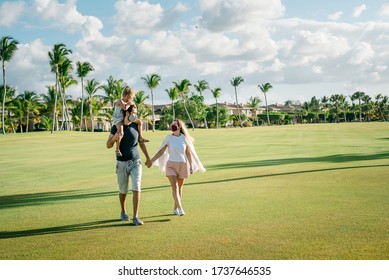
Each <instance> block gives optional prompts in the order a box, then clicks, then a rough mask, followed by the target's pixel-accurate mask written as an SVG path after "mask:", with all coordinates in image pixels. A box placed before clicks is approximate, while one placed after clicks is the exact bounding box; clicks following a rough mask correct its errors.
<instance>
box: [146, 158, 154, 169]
mask: <svg viewBox="0 0 389 280" xmlns="http://www.w3.org/2000/svg"><path fill="white" fill-rule="evenodd" d="M145 165H146V166H147V168H150V167H151V166H152V165H153V163H152V161H151V160H150V159H148V160H146V162H145Z"/></svg>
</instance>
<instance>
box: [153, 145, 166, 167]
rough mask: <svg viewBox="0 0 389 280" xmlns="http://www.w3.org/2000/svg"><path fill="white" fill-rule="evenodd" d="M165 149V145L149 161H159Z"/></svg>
mask: <svg viewBox="0 0 389 280" xmlns="http://www.w3.org/2000/svg"><path fill="white" fill-rule="evenodd" d="M166 149H167V145H165V146H163V148H162V149H160V150H159V151H158V152H157V153H156V154H155V156H153V158H152V159H151V162H152V163H153V162H154V161H156V160H157V159H159V158H160V157H161V156H162V155H163V153H164V152H165V151H166Z"/></svg>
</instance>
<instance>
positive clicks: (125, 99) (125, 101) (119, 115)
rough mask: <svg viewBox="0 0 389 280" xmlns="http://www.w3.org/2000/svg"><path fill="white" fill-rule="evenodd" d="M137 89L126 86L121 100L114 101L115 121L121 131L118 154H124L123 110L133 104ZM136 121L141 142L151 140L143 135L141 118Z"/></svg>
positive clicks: (117, 145) (117, 142) (117, 148)
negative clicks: (121, 143)
mask: <svg viewBox="0 0 389 280" xmlns="http://www.w3.org/2000/svg"><path fill="white" fill-rule="evenodd" d="M135 94H136V91H135V89H133V88H130V87H128V86H126V87H125V88H124V89H123V92H122V98H121V99H119V100H116V101H115V103H114V112H113V116H112V117H113V122H114V125H116V128H117V131H118V132H119V135H120V137H119V139H118V140H117V141H116V150H115V153H116V155H117V156H122V153H121V152H120V149H119V147H120V141H121V139H122V137H123V117H124V114H123V111H126V110H127V109H128V108H129V107H130V105H133V104H134V103H133V99H134V97H135ZM135 123H136V124H137V125H138V132H139V141H140V142H149V140H147V139H144V138H143V137H142V136H141V133H142V122H141V120H140V119H136V120H135Z"/></svg>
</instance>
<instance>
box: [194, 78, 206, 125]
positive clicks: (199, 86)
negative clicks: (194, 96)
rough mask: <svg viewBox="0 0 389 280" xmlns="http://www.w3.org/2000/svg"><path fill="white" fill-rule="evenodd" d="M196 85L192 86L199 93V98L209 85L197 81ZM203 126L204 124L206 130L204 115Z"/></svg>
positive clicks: (202, 81)
mask: <svg viewBox="0 0 389 280" xmlns="http://www.w3.org/2000/svg"><path fill="white" fill-rule="evenodd" d="M197 83H198V84H197V85H194V87H195V89H196V90H197V91H198V92H199V93H200V96H201V97H203V91H204V90H206V89H209V84H208V82H207V81H206V80H201V81H197ZM204 124H205V128H207V129H208V124H207V117H206V115H205V114H204Z"/></svg>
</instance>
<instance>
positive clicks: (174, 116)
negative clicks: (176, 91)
mask: <svg viewBox="0 0 389 280" xmlns="http://www.w3.org/2000/svg"><path fill="white" fill-rule="evenodd" d="M172 109H173V120H175V119H176V112H175V110H174V100H172Z"/></svg>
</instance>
